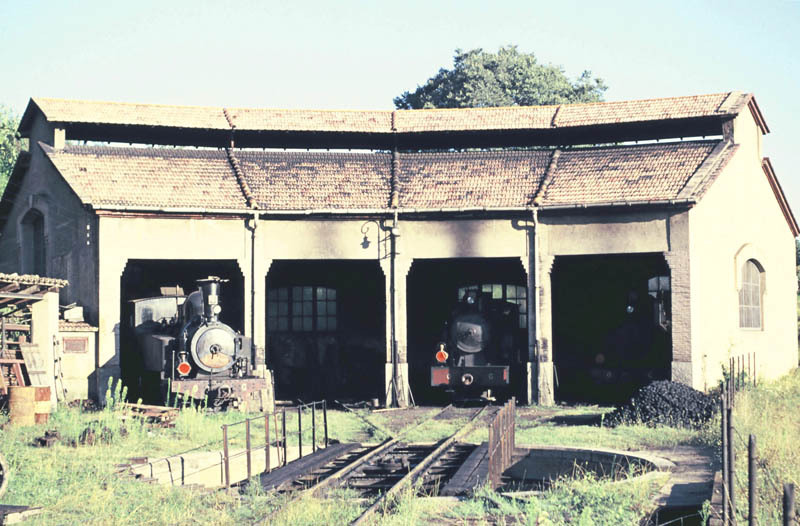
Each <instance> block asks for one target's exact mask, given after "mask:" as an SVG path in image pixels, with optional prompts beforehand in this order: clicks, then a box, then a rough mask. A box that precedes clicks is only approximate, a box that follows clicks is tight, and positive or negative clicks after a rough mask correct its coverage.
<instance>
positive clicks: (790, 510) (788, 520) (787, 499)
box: [783, 483, 796, 526]
mask: <svg viewBox="0 0 800 526" xmlns="http://www.w3.org/2000/svg"><path fill="white" fill-rule="evenodd" d="M795 509H796V508H795V504H794V484H792V483H788V484H784V485H783V526H795V524H796V523H795Z"/></svg>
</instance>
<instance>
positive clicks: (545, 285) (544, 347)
mask: <svg viewBox="0 0 800 526" xmlns="http://www.w3.org/2000/svg"><path fill="white" fill-rule="evenodd" d="M537 257H538V259H537V263H538V265H537V270H538V274H539V295H538V300H539V311H538V313H537V315H538V318H539V319H538V324H539V325H538V326H539V340H538V341H537V342H536V343H537V345H536V371H535V374H536V401H537V402H538V403H539V404H540V405H553V404H554V403H555V387H554V385H553V380H554V371H553V349H552V341H553V320H552V299H551V298H552V287H551V275H552V272H553V263H554V262H555V257H554V256H552V255H549V254H544V255H542V254H539V255H538V256H537Z"/></svg>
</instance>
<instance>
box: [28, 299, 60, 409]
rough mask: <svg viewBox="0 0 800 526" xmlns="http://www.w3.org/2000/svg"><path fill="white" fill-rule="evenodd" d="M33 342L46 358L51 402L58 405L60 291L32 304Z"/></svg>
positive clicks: (45, 364) (44, 358) (45, 363)
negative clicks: (56, 363)
mask: <svg viewBox="0 0 800 526" xmlns="http://www.w3.org/2000/svg"><path fill="white" fill-rule="evenodd" d="M31 320H32V327H31V343H32V344H33V345H35V346H36V347H37V349H38V351H39V355H40V356H41V357H42V359H43V360H44V363H43V364H42V369H43V370H44V371H45V374H46V376H45V378H46V383H45V384H44V385H47V386H49V387H50V402H51V403H52V406H53V408H55V406H56V385H55V348H54V344H55V342H56V338H57V337H58V292H57V291H56V292H47V293H45V295H44V297H43V298H42V299H41V300H40V301H37V302H35V303H33V304H32V305H31Z"/></svg>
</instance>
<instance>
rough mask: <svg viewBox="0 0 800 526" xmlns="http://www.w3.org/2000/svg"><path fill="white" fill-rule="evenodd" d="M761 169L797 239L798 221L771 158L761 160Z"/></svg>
mask: <svg viewBox="0 0 800 526" xmlns="http://www.w3.org/2000/svg"><path fill="white" fill-rule="evenodd" d="M761 169H762V170H764V175H766V176H767V181H769V186H770V188H772V193H773V194H775V199H777V200H778V205H779V206H780V207H781V212H783V217H784V218H785V219H786V222H787V223H788V224H789V229H790V230H791V231H792V235H794V237H797V236H798V235H800V227H799V226H798V224H797V219H795V217H794V213H792V209H791V207H789V201H787V200H786V194H784V193H783V188H782V187H781V183H780V182H779V181H778V176H777V175H776V174H775V169H774V168H773V167H772V163H771V162H770V160H769V157H764V159H762V160H761Z"/></svg>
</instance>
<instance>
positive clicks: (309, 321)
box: [266, 260, 386, 401]
mask: <svg viewBox="0 0 800 526" xmlns="http://www.w3.org/2000/svg"><path fill="white" fill-rule="evenodd" d="M385 283H386V281H385V278H384V275H383V272H382V271H381V268H380V265H379V264H378V262H377V261H358V260H356V261H353V260H276V261H274V262H273V263H272V266H271V267H270V270H269V273H268V274H267V309H266V312H267V320H266V322H267V365H268V367H269V368H270V369H272V370H273V371H274V372H275V396H276V397H277V398H278V399H281V400H298V399H299V400H303V401H309V400H319V399H322V398H325V399H328V400H334V399H336V400H341V401H361V400H370V399H372V398H381V397H382V396H383V394H382V393H383V384H384V363H385V358H386V297H385V296H386V292H385V288H386V285H385Z"/></svg>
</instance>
